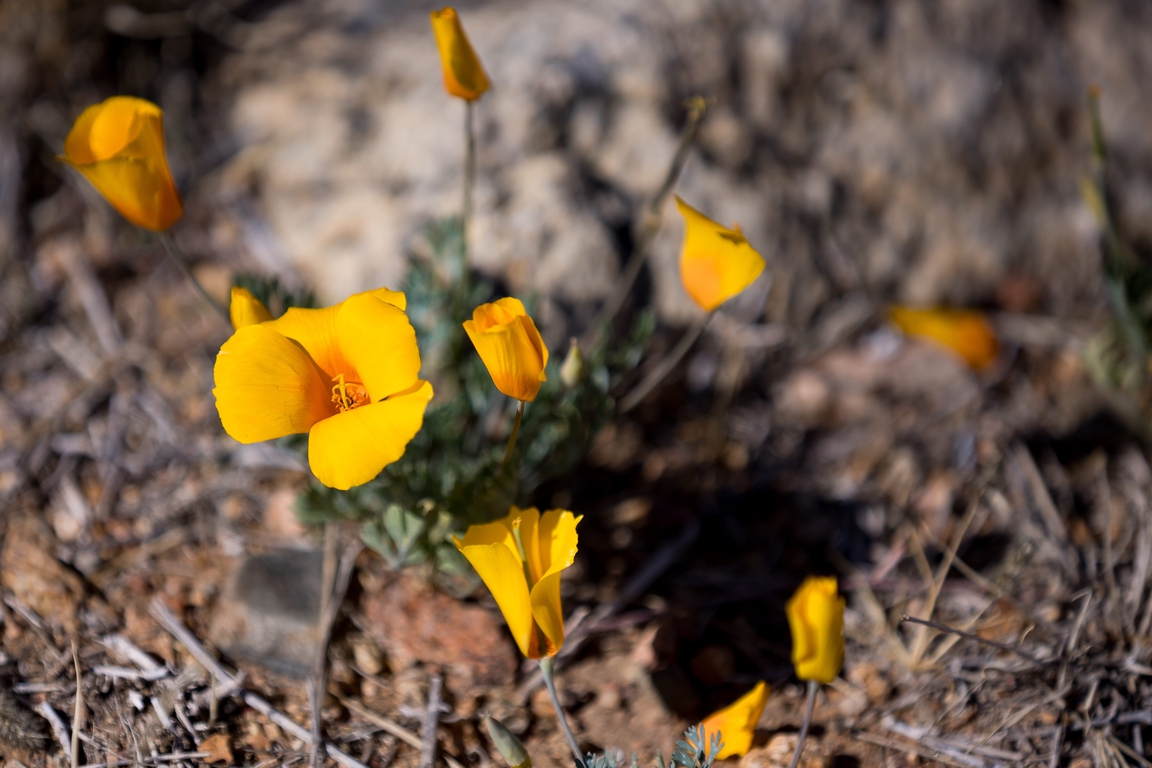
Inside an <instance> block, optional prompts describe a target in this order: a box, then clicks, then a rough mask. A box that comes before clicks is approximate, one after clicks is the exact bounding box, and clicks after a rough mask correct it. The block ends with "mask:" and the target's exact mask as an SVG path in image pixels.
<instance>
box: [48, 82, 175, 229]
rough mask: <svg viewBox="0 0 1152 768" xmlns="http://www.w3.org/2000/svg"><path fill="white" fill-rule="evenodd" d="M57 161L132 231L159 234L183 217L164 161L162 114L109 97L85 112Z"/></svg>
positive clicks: (152, 107) (134, 101) (141, 104)
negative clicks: (77, 175) (75, 172)
mask: <svg viewBox="0 0 1152 768" xmlns="http://www.w3.org/2000/svg"><path fill="white" fill-rule="evenodd" d="M59 159H60V160H63V161H64V162H66V163H68V164H69V165H71V166H72V167H73V168H75V169H76V170H78V171H80V173H82V174H83V175H84V178H86V179H88V181H89V182H91V184H92V186H94V187H96V191H97V192H99V193H100V194H101V195H103V196H104V199H105V200H107V201H108V202H109V203H111V204H112V207H113V208H115V209H116V210H117V211H119V212H120V215H121V216H123V217H124V218H126V219H128V221H130V222H132V223H133V224H135V225H136V226H138V227H143V228H144V229H151V230H153V231H160V230H164V229H167V228H168V227H170V226H172V225H173V224H175V223H176V221H177V220H178V219H179V218H180V216H181V215H183V213H184V204H183V203H182V202H181V201H180V193H179V192H177V191H176V185H175V183H173V181H172V174H171V172H169V170H168V160H167V158H166V157H165V155H164V113H163V112H162V111H161V110H160V107H158V106H156V105H155V104H153V103H152V102H150V101H145V100H144V99H137V98H133V97H131V96H113V97H112V98H109V99H105V100H104V101H102V102H101V103H99V104H94V105H92V106H91V107H88V108H87V109H85V110H84V111H83V112H81V113H80V117H78V118H76V122H75V123H73V125H72V130H70V131H69V132H68V136H67V137H65V139H64V155H63V156H61V157H60V158H59Z"/></svg>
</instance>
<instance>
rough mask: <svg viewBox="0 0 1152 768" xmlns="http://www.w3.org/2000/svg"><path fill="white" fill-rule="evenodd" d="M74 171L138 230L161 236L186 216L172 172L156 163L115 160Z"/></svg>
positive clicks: (152, 161)
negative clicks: (161, 232)
mask: <svg viewBox="0 0 1152 768" xmlns="http://www.w3.org/2000/svg"><path fill="white" fill-rule="evenodd" d="M73 167H74V168H75V169H76V170H78V171H80V173H81V174H82V175H83V176H84V178H85V179H87V180H88V183H90V184H91V185H92V186H93V187H95V188H96V191H97V192H99V193H100V194H101V196H103V197H104V199H105V200H107V201H108V202H109V203H110V204H111V205H112V207H113V208H115V209H116V211H117V212H118V213H119V214H120V215H121V216H123V217H124V218H125V219H127V220H128V221H130V222H131V223H133V224H135V225H136V226H138V227H143V228H144V229H150V230H152V231H154V232H159V231H162V230H165V229H168V227H170V226H172V225H173V224H175V223H176V222H177V221H178V220H179V219H180V217H181V216H182V215H183V214H184V204H183V202H181V200H180V194H179V193H178V192H177V191H176V187H175V185H174V184H173V183H172V178H171V177H170V176H169V175H168V169H167V168H166V167H163V168H161V167H160V166H159V165H158V164H157V163H156V162H155V161H154V160H151V159H142V158H115V159H112V160H102V161H100V162H98V163H93V164H91V165H75V164H73Z"/></svg>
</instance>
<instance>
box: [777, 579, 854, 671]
mask: <svg viewBox="0 0 1152 768" xmlns="http://www.w3.org/2000/svg"><path fill="white" fill-rule="evenodd" d="M784 612H785V613H786V614H787V616H788V626H789V628H790V629H791V630H792V665H793V666H794V667H795V669H796V677H798V678H800V679H801V680H813V681H815V682H818V683H825V684H827V683H830V682H832V681H833V680H835V679H836V675H838V674H840V667H841V666H843V664H844V598H842V597H840V593H839V591H838V588H837V584H836V578H835V577H834V576H809V577H808V578H806V579H804V583H803V584H801V585H800V588H799V589H797V590H796V593H795V594H794V595H792V597H791V599H789V600H788V603H787V604H786V605H785V606H784Z"/></svg>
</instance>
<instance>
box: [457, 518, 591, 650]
mask: <svg viewBox="0 0 1152 768" xmlns="http://www.w3.org/2000/svg"><path fill="white" fill-rule="evenodd" d="M581 517H582V516H581ZM581 517H576V516H575V515H573V514H572V513H571V512H569V511H567V510H564V509H551V510H548V511H547V512H545V513H544V514H543V515H541V514H540V513H539V511H537V510H536V508H535V507H530V508H528V509H523V510H522V509H518V508H517V507H512V509H511V511H510V512H509V513H508V516H507V517H505V518H504V519H503V520H497V521H496V522H494V523H487V524H485V525H473V526H471V527H470V528H469V529H468V532H467V533H466V534H465V535H464V538H463V540H461V539H460V538H457V539H456V547H457V548H458V549H459V550H460V552H461V553H463V555H464V557H466V558H467V559H468V562H470V563H471V564H472V567H473V568H475V569H476V573H478V574H479V575H480V578H481V579H482V580H483V581H484V583H485V584H486V585H488V589H489V591H491V592H492V597H494V598H495V599H496V605H498V606H500V612H501V613H503V614H504V621H506V622H507V623H508V629H510V630H511V631H512V637H513V638H514V639H515V640H516V645H518V646H519V647H520V652H521V653H523V654H524V655H525V656H526V657H528V658H529V659H539V658H542V657H545V656H555V655H556V653H557V652H559V650H560V646H562V645H563V644H564V614H563V613H562V612H561V608H560V574H561V572H562V571H563V570H564V569H565V568H567V567H568V566H570V565H572V561H573V559H575V557H576V544H577V536H576V525H577V523H579V522H580V520H581Z"/></svg>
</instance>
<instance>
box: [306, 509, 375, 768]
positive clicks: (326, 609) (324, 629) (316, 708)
mask: <svg viewBox="0 0 1152 768" xmlns="http://www.w3.org/2000/svg"><path fill="white" fill-rule="evenodd" d="M325 533H326V541H325V545H326V546H325V574H324V591H323V592H322V593H321V594H322V595H323V606H322V610H321V613H320V637H319V639H318V641H317V643H316V652H315V655H314V656H313V658H312V670H311V673H310V674H309V677H308V699H309V703H310V704H311V710H312V749H311V751H310V752H309V761H310V764H311V766H312V768H319V765H320V754H321V753H320V745H321V744H322V742H323V724H324V723H323V715H322V711H323V703H324V693H325V691H326V689H327V687H328V686H327V681H326V678H327V671H328V643H329V642H330V641H331V640H332V627H333V625H334V624H335V623H336V617H337V616H338V615H339V614H340V606H341V605H342V604H343V603H344V595H345V594H346V593H347V592H348V583H349V582H350V581H351V580H352V571H353V570H355V568H356V558H357V557H358V556H359V555H360V551H361V550H363V549H364V544H363V543H362V542H361V541H360V539H359V537H357V538H356V540H355V541H354V542H352V544H350V545H349V546H348V549H347V550H345V552H344V554H343V555H342V556H341V558H340V565H339V569H338V570H337V569H335V568H331V567H329V566H328V561H329V560H330V559H331V560H335V558H334V557H331V556H330V555H329V551H331V553H332V555H334V554H335V551H336V550H335V545H336V534H335V530H334V527H332V526H329V527H328V528H326V529H325ZM329 572H330V573H329Z"/></svg>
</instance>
